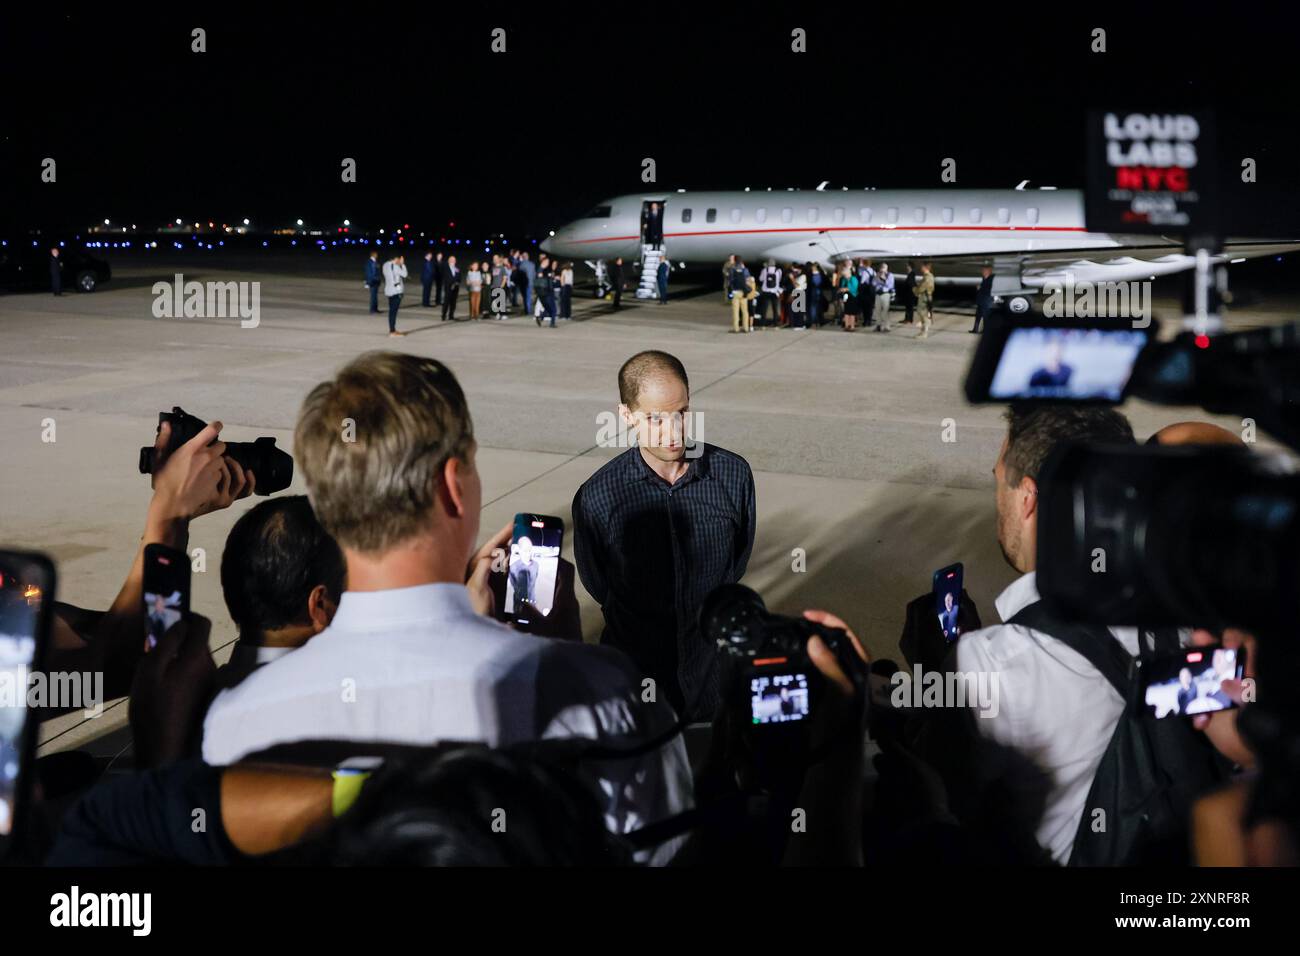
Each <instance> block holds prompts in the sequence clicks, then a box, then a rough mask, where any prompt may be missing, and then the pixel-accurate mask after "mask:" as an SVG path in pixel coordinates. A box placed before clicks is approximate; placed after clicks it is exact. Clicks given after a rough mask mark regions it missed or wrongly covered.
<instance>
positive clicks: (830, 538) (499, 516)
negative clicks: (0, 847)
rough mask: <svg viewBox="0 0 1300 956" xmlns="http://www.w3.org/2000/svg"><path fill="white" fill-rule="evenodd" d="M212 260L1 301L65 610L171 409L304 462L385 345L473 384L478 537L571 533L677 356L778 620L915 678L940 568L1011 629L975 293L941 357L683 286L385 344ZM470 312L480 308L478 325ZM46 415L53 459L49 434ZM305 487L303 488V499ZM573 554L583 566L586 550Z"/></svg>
mask: <svg viewBox="0 0 1300 956" xmlns="http://www.w3.org/2000/svg"><path fill="white" fill-rule="evenodd" d="M218 261H219V260H202V268H201V269H200V268H196V265H195V263H194V260H193V259H190V260H179V261H177V262H171V261H168V260H166V259H164V258H162V257H161V256H160V257H159V258H158V259H153V260H151V259H138V258H135V259H131V260H127V261H125V262H122V263H119V262H117V261H114V263H113V266H114V278H113V281H112V282H110V283H109V284H107V285H105V286H103V287H101V289H100V290H99V291H97V292H95V293H93V294H89V295H79V294H73V293H69V294H65V295H64V296H62V297H59V298H56V297H54V296H51V295H49V294H26V295H11V296H5V297H0V447H3V448H4V450H5V453H4V465H5V467H3V468H0V518H2V520H0V545H3V546H5V547H19V548H24V549H31V550H39V551H43V552H46V553H47V554H49V555H51V556H52V557H53V558H54V560H55V562H56V564H57V567H58V572H59V588H58V597H59V599H60V600H64V601H68V602H70V603H73V604H76V605H79V606H82V607H87V608H104V607H107V606H108V604H109V603H110V602H111V601H112V599H113V598H114V596H115V595H116V593H117V591H118V589H119V588H120V586H121V584H122V580H123V578H124V577H125V575H126V572H127V570H128V568H129V565H130V562H131V559H132V557H133V555H134V552H135V549H136V547H137V544H138V541H139V536H140V534H141V529H142V527H143V523H144V514H145V509H146V505H147V503H148V500H149V494H150V491H149V482H148V479H147V478H146V477H145V476H142V475H140V474H138V473H137V468H136V461H137V455H138V449H139V448H140V447H141V446H142V445H146V444H150V443H151V442H152V438H153V434H154V429H155V426H156V425H157V421H158V412H159V411H161V410H165V409H170V408H171V407H172V406H173V405H181V406H183V407H184V408H185V409H186V410H187V411H189V412H191V413H193V414H195V415H198V416H199V417H201V418H204V419H207V420H209V421H210V420H213V419H220V420H221V421H222V422H224V423H225V430H224V432H223V436H222V437H223V438H225V439H227V440H234V441H251V440H252V439H254V438H256V437H257V436H260V435H271V436H273V437H275V438H276V440H277V442H278V444H279V445H280V446H281V447H283V448H285V449H287V450H289V451H290V452H292V430H293V423H294V420H295V417H296V415H297V412H298V409H299V406H300V404H301V402H302V400H303V398H304V396H305V395H306V393H307V391H308V390H309V389H310V388H311V387H312V386H313V385H315V384H316V383H318V382H320V381H322V380H324V379H325V378H327V377H329V376H330V375H331V374H332V373H333V372H334V371H335V370H336V369H337V368H339V367H340V366H341V365H343V364H344V363H346V362H347V361H349V360H350V359H351V358H353V357H354V356H356V355H357V354H359V353H361V352H364V351H367V350H370V349H399V350H403V351H408V352H413V353H417V354H421V355H430V356H436V357H437V358H438V359H439V360H441V361H442V362H444V363H445V364H447V365H448V366H449V367H450V368H451V369H452V370H453V371H454V372H455V373H456V375H457V377H458V378H459V379H460V382H461V384H462V386H463V387H464V389H465V391H466V394H467V396H468V398H469V403H470V409H471V412H472V414H473V418H474V427H475V433H476V437H477V439H478V442H479V459H478V460H479V470H480V473H481V475H482V479H483V491H484V494H483V502H484V503H483V513H482V525H481V536H482V538H484V539H486V538H487V537H488V536H490V535H491V534H492V533H494V532H495V531H497V530H498V529H500V528H501V527H503V526H504V525H505V524H507V523H508V522H509V521H510V520H511V518H512V516H513V515H514V514H515V513H516V512H519V511H532V512H540V513H547V514H554V515H558V516H560V517H562V518H564V520H565V522H566V526H568V525H569V524H570V503H571V501H572V499H573V495H574V492H575V491H576V490H577V488H578V486H579V485H580V484H581V483H582V482H583V481H584V480H585V479H586V478H587V477H588V476H589V475H590V474H591V473H592V472H594V471H595V470H596V469H597V468H598V467H599V466H600V465H601V464H602V463H603V462H605V461H606V460H607V459H608V458H609V457H611V456H613V455H615V454H618V453H619V452H620V451H621V450H622V449H620V448H610V447H602V445H601V440H600V437H599V435H600V431H601V424H602V420H603V419H602V413H604V414H605V415H608V414H609V413H611V412H613V411H614V410H615V409H616V408H617V403H618V396H617V387H616V374H617V371H618V368H619V366H620V365H621V364H622V362H623V361H624V360H625V359H627V358H628V357H629V356H631V355H632V354H633V353H635V352H637V351H640V350H642V349H647V348H658V349H664V350H667V351H670V352H672V353H674V354H675V355H677V356H678V357H679V358H680V359H681V360H682V361H683V362H684V363H685V365H686V368H687V370H688V372H689V375H690V379H691V382H690V384H691V407H692V411H694V412H695V413H697V414H698V421H699V422H700V423H701V425H702V431H703V434H702V437H703V439H704V440H705V441H707V442H709V443H712V444H716V445H720V446H722V447H724V448H728V449H730V450H731V451H734V452H737V453H739V454H741V455H743V456H744V457H745V458H746V459H748V461H749V463H750V465H751V466H752V468H753V470H754V475H755V479H756V484H757V503H758V530H757V538H756V541H755V544H754V550H753V555H752V557H751V559H750V562H749V568H748V572H747V573H746V575H745V578H744V583H746V584H748V585H750V586H751V587H753V588H755V589H756V590H758V591H759V592H760V593H761V594H762V595H763V596H764V598H765V599H766V601H767V603H768V606H769V607H770V608H771V609H773V610H775V611H779V612H784V613H798V612H799V611H801V610H802V609H804V608H825V609H827V610H831V611H834V612H835V613H837V614H839V615H840V616H842V617H843V618H844V619H845V620H846V621H847V622H848V623H849V624H850V625H851V626H852V627H853V628H854V630H855V631H856V632H857V634H858V635H859V636H860V637H861V638H862V640H863V642H864V644H865V645H866V647H867V649H868V650H869V651H870V652H871V653H872V655H873V656H890V657H894V658H895V659H898V660H900V661H901V655H900V654H899V652H898V638H899V635H900V633H901V628H902V623H903V611H904V607H905V605H906V603H907V602H908V601H909V600H910V599H912V598H914V597H916V596H918V595H920V594H922V593H925V592H927V591H928V590H929V587H930V575H931V572H932V571H933V570H934V569H936V568H939V567H941V566H944V565H946V564H950V563H952V562H954V561H962V562H964V564H965V567H966V587H967V590H968V591H969V592H970V594H971V596H972V597H973V598H974V600H975V602H976V604H977V605H978V607H979V610H980V613H981V614H982V616H983V618H984V620H985V621H986V622H991V621H993V620H996V611H995V609H994V606H993V601H994V598H995V597H996V596H997V594H998V593H999V591H1001V589H1002V588H1003V587H1005V586H1006V585H1007V584H1008V583H1010V582H1011V580H1013V578H1014V577H1015V575H1014V572H1013V571H1012V570H1011V569H1010V568H1009V567H1008V566H1007V564H1006V563H1005V561H1004V559H1003V557H1002V555H1001V552H1000V550H999V548H998V544H997V538H996V531H995V515H994V497H993V476H992V469H993V465H994V462H995V460H996V458H997V454H998V449H999V446H1000V444H1001V441H1002V438H1003V434H1004V425H1003V422H1002V418H1001V415H1002V409H1001V407H999V406H979V407H973V406H971V405H969V404H967V402H966V401H965V399H964V397H963V394H962V381H963V379H964V376H965V373H966V367H967V365H968V363H969V359H970V355H971V351H972V348H973V346H974V344H975V342H976V336H973V335H970V334H968V333H967V329H968V328H969V327H970V324H971V313H972V309H971V306H970V303H968V302H966V301H963V300H961V299H954V300H953V301H952V302H945V301H944V300H941V303H942V307H941V308H940V309H939V310H938V311H936V314H935V324H934V328H933V331H932V334H931V336H930V338H929V339H927V340H924V341H921V340H918V339H917V338H916V335H917V331H916V329H915V328H914V327H912V326H899V325H898V324H897V323H898V321H899V319H901V317H902V316H901V311H900V310H896V311H895V317H894V322H895V326H894V331H893V332H892V333H890V334H882V333H876V332H872V331H858V332H855V333H852V334H848V333H845V332H843V331H841V330H839V329H836V328H832V327H827V328H825V329H820V330H810V331H794V330H785V329H778V330H770V331H755V332H753V333H751V334H749V335H735V334H730V332H729V328H730V309H729V307H727V306H725V305H724V304H723V301H722V297H721V293H720V291H719V290H715V289H713V288H710V287H702V288H694V289H682V290H677V291H675V292H674V298H673V299H672V301H670V302H669V303H668V304H667V305H662V306H661V305H659V304H657V303H653V302H647V301H639V300H636V299H635V298H633V297H632V294H631V293H628V294H626V295H625V296H624V298H623V308H622V309H621V310H618V311H614V310H613V309H612V308H611V307H610V305H609V303H607V302H600V301H596V300H594V299H591V298H576V299H575V303H574V318H573V321H570V322H561V323H559V326H558V327H557V328H555V329H550V328H538V327H537V325H536V324H535V323H534V322H533V320H532V318H531V317H524V316H521V315H519V314H518V313H516V315H515V316H513V317H512V318H509V319H507V320H505V321H494V320H490V319H485V320H481V321H473V322H471V321H461V322H442V321H440V320H439V310H437V309H434V308H430V309H425V308H422V307H421V306H420V305H419V299H420V295H419V286H418V281H413V282H410V283H409V284H408V292H407V295H406V298H405V304H404V307H403V308H402V310H401V313H400V315H399V319H398V327H399V328H400V329H403V330H404V331H406V332H408V333H409V334H408V335H407V337H405V338H400V339H390V338H389V337H387V335H386V332H387V324H386V315H384V314H380V315H370V314H368V313H367V302H366V293H365V291H364V290H363V289H362V287H361V282H360V278H359V276H360V267H359V265H358V266H357V267H356V268H355V269H352V268H351V266H352V265H353V264H352V263H349V269H348V272H347V276H346V277H344V276H343V275H340V274H338V273H337V272H331V271H329V270H322V269H319V268H302V267H300V266H299V265H298V264H297V261H296V260H293V259H290V258H284V257H281V258H278V259H277V258H275V257H272V256H268V257H267V259H266V260H265V261H262V262H260V263H258V262H256V261H254V262H252V263H249V262H237V263H233V264H227V267H225V268H221V267H217V266H216V265H213V264H210V263H212V262H218ZM177 271H182V272H184V273H185V278H186V279H187V280H189V279H198V280H200V281H207V280H216V281H258V282H260V283H261V285H260V308H261V314H260V322H259V324H258V325H257V326H256V327H255V328H241V326H240V321H239V319H238V318H228V319H220V318H214V319H206V318H204V319H200V318H189V319H187V318H163V319H159V318H155V317H154V315H153V303H154V298H155V296H154V293H153V291H152V286H153V284H154V282H156V281H160V280H161V281H168V282H170V281H171V280H172V278H173V275H174V273H175V272H177ZM354 272H355V273H356V274H355V275H353V273H354ZM416 272H417V270H416V269H415V268H412V273H413V276H414V274H415V273H416ZM1176 292H1177V285H1176V281H1175V283H1174V284H1170V285H1168V286H1167V287H1166V286H1164V285H1162V284H1160V283H1158V284H1157V286H1156V293H1157V294H1156V308H1157V314H1158V315H1159V314H1160V313H1161V312H1162V311H1163V312H1166V313H1170V312H1173V311H1176V309H1175V308H1174V305H1175V298H1174V294H1175V293H1176ZM382 304H383V303H382V299H381V305H382ZM1293 304H1294V299H1293V297H1286V298H1285V299H1283V298H1280V297H1275V298H1273V299H1270V300H1266V301H1262V302H1255V303H1253V304H1252V306H1251V308H1250V309H1248V310H1245V311H1240V312H1236V313H1234V315H1233V320H1232V322H1233V325H1232V327H1234V328H1235V327H1246V326H1250V325H1259V324H1274V323H1277V322H1280V321H1282V320H1283V319H1289V318H1290V317H1291V316H1292V315H1293V314H1294V312H1293V310H1292V309H1291V306H1292V305H1293ZM467 308H468V302H467V297H462V300H461V305H460V307H459V314H460V316H461V317H462V318H463V317H464V316H465V314H466V310H467ZM1125 411H1126V413H1127V414H1128V415H1129V417H1130V419H1131V420H1132V422H1133V425H1134V430H1135V432H1136V433H1137V435H1138V437H1139V440H1141V439H1143V438H1145V437H1146V436H1147V435H1148V434H1150V433H1151V432H1153V431H1155V430H1156V429H1157V428H1159V427H1161V426H1163V425H1165V424H1168V423H1170V422H1174V421H1180V420H1185V419H1189V418H1196V419H1199V420H1208V421H1215V422H1217V423H1219V424H1222V425H1224V426H1225V427H1229V428H1233V429H1234V430H1240V427H1241V423H1240V421H1234V420H1233V419H1230V418H1223V417H1215V416H1209V415H1206V414H1205V413H1204V412H1201V411H1199V410H1196V409H1171V408H1155V407H1152V406H1148V405H1144V404H1141V403H1129V404H1128V405H1127V406H1126V407H1125ZM49 420H52V421H53V424H54V439H55V440H53V441H47V440H44V439H45V438H48V437H49V424H50V421H49ZM945 438H952V439H954V440H945ZM303 491H305V488H304V485H303V481H302V478H301V475H295V479H294V482H293V484H292V485H291V486H290V489H289V492H290V493H298V492H303ZM256 500H260V499H246V500H244V501H241V502H237V503H236V504H235V505H234V506H233V507H232V508H230V509H228V510H227V511H224V512H219V513H216V514H213V515H208V516H205V517H203V518H200V519H198V520H197V521H195V522H194V523H193V525H192V527H191V533H190V548H191V549H194V548H202V549H204V551H205V554H206V571H204V572H202V573H197V574H195V575H194V578H193V595H192V607H193V609H194V610H195V611H198V612H200V613H203V614H205V615H207V616H208V617H210V618H211V619H212V621H213V628H212V648H213V651H214V653H215V655H216V657H217V660H218V662H221V661H224V660H225V658H226V656H227V655H228V654H229V648H230V646H231V644H232V642H233V641H234V640H235V638H236V634H235V631H234V627H233V625H232V624H231V622H230V620H229V618H228V616H227V614H226V611H225V606H224V604H223V602H222V598H221V589H220V581H219V567H220V560H221V551H222V547H223V544H224V541H225V538H226V535H227V532H228V531H229V529H230V527H231V525H232V524H233V523H234V521H235V520H236V519H237V518H238V517H239V515H240V514H241V513H242V512H243V511H244V510H245V509H247V508H248V507H251V505H252V504H254V503H255V502H256ZM564 554H565V557H567V558H569V559H570V560H571V559H572V544H571V540H570V539H569V537H568V536H566V538H565V547H564ZM801 556H802V557H801ZM579 597H580V600H581V602H582V616H583V625H584V632H585V636H586V638H587V639H588V640H596V639H597V638H598V636H599V633H600V629H601V625H602V621H601V614H600V610H599V608H598V607H596V606H595V604H594V602H593V601H592V600H591V599H590V597H589V596H588V595H587V594H586V592H585V591H583V590H582V589H581V588H579ZM126 717H127V708H126V706H125V702H124V701H116V702H112V703H110V704H108V705H107V706H106V707H105V709H104V712H103V714H102V715H100V716H99V717H96V718H86V717H84V716H83V715H82V714H81V713H80V712H77V713H73V714H69V715H67V716H65V717H63V718H60V719H58V720H53V721H47V722H46V723H45V724H43V725H42V728H41V738H40V739H41V742H42V753H48V752H52V751H57V750H62V749H68V748H73V747H86V748H87V749H90V750H91V751H92V752H97V753H100V754H101V755H106V756H107V755H112V754H115V753H117V752H118V751H119V750H120V749H121V745H122V743H123V740H124V736H125V735H124V734H123V733H121V729H122V727H123V726H124V725H125V722H126Z"/></svg>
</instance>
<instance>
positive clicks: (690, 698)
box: [573, 444, 755, 720]
mask: <svg viewBox="0 0 1300 956" xmlns="http://www.w3.org/2000/svg"><path fill="white" fill-rule="evenodd" d="M697 447H699V448H701V449H702V453H701V454H700V456H699V457H697V458H693V459H691V461H690V466H689V468H688V469H687V472H686V474H685V475H683V476H682V477H681V478H679V479H678V480H677V483H676V484H672V485H670V484H668V482H666V481H664V480H663V479H662V478H660V477H659V476H658V475H657V474H655V472H654V471H653V470H652V469H651V468H650V466H649V465H647V464H646V463H645V460H644V458H642V456H641V450H640V449H639V448H631V449H629V450H628V451H626V452H624V453H623V454H621V455H619V456H618V457H617V458H614V459H612V460H611V461H609V462H607V463H606V464H605V465H604V466H603V467H601V468H600V470H598V471H597V472H596V473H595V474H594V475H592V476H591V477H590V478H588V479H587V481H586V482H585V483H584V484H583V485H582V487H581V488H579V489H578V493H577V494H576V495H575V496H574V499H573V549H574V555H575V558H576V561H577V565H578V574H579V576H580V577H581V578H582V583H583V586H584V587H586V589H587V591H588V592H589V593H590V594H591V596H592V597H593V598H595V599H596V601H597V603H599V604H600V607H601V610H602V611H603V612H604V615H605V632H604V634H603V636H602V638H601V641H602V643H606V644H612V645H614V646H615V647H618V648H620V649H621V650H623V651H624V652H626V653H627V654H628V655H629V656H630V657H631V658H632V660H633V662H634V663H636V665H637V667H638V668H640V669H641V670H642V672H643V673H645V674H646V676H649V677H653V678H654V679H655V681H656V684H657V685H658V687H659V688H661V689H665V688H666V690H667V695H668V699H669V701H670V702H671V703H672V704H673V706H674V707H675V708H676V709H677V711H678V713H683V712H684V711H689V712H687V716H688V717H689V718H691V719H692V720H710V719H712V717H713V711H714V710H715V709H716V707H717V703H718V692H717V683H718V682H717V677H718V674H717V667H716V666H715V665H714V663H713V659H714V657H715V655H716V651H715V649H714V648H712V647H705V646H704V643H703V640H702V638H700V636H699V634H698V632H697V626H696V625H697V620H696V618H697V617H698V615H699V610H700V605H701V604H702V603H703V601H704V598H705V597H706V596H707V595H708V594H709V592H710V591H712V590H713V589H714V588H716V587H718V586H719V585H721V584H731V583H734V582H736V581H739V580H740V578H741V576H742V575H744V573H745V566H746V565H747V564H748V563H749V555H750V551H751V550H752V549H753V547H754V524H755V506H754V475H753V472H751V471H750V468H749V463H748V462H747V461H745V459H743V458H741V457H740V456H739V455H737V454H734V453H732V452H729V451H727V450H726V449H723V448H718V447H716V446H714V445H703V444H701V445H700V446H697ZM697 697H698V698H699V699H698V701H697V700H696V698H697ZM683 704H685V705H687V706H686V707H684V706H683ZM692 704H694V706H690V705H692Z"/></svg>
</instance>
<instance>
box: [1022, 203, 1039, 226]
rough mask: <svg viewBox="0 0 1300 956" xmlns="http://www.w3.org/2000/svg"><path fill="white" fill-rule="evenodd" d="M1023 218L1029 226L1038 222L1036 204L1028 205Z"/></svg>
mask: <svg viewBox="0 0 1300 956" xmlns="http://www.w3.org/2000/svg"><path fill="white" fill-rule="evenodd" d="M1025 220H1026V221H1027V222H1028V223H1029V224H1030V225H1031V226H1033V225H1036V224H1037V223H1038V207H1037V206H1030V207H1029V208H1028V209H1026V210H1025Z"/></svg>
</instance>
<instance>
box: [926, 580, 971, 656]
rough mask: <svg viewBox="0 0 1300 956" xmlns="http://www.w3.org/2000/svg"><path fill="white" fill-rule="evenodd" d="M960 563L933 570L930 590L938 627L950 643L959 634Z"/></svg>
mask: <svg viewBox="0 0 1300 956" xmlns="http://www.w3.org/2000/svg"><path fill="white" fill-rule="evenodd" d="M964 573H965V572H964V569H963V568H962V564H961V562H960V561H958V562H957V563H956V564H950V565H948V566H947V567H946V568H940V569H939V570H938V571H935V572H934V577H933V585H932V590H933V593H934V613H935V614H936V615H938V618H939V629H940V630H941V631H943V636H944V639H945V640H947V641H948V643H950V644H951V643H952V642H953V641H955V640H957V638H958V637H960V636H961V623H960V621H959V619H958V618H959V614H960V612H961V590H962V577H963V574H964Z"/></svg>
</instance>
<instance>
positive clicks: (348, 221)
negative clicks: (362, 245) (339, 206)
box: [343, 219, 352, 226]
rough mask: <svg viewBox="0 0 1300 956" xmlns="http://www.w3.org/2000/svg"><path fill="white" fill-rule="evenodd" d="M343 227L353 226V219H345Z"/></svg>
mask: <svg viewBox="0 0 1300 956" xmlns="http://www.w3.org/2000/svg"><path fill="white" fill-rule="evenodd" d="M343 225H345V226H350V225H352V220H351V219H344V220H343Z"/></svg>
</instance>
